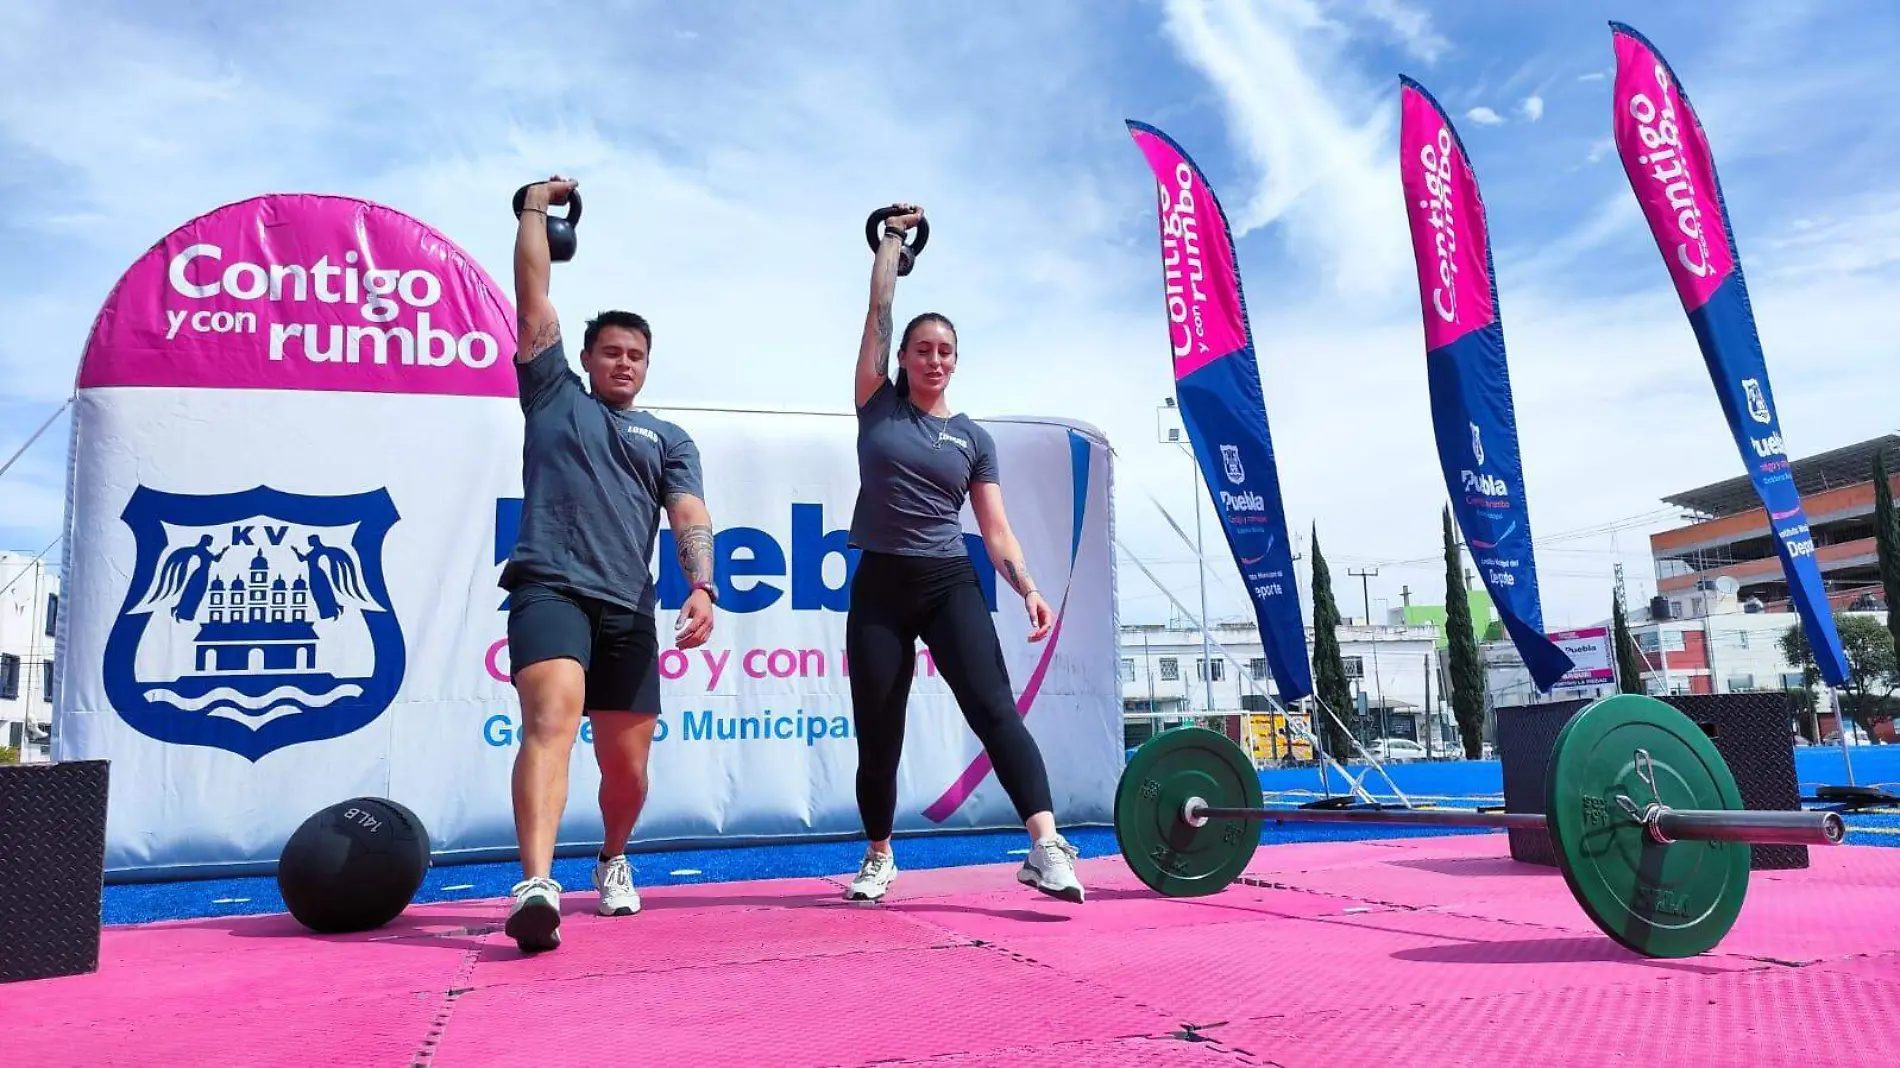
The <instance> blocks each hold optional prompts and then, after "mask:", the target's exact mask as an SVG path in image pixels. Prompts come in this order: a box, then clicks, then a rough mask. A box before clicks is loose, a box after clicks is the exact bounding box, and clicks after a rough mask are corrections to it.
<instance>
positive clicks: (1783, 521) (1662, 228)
mask: <svg viewBox="0 0 1900 1068" xmlns="http://www.w3.org/2000/svg"><path fill="white" fill-rule="evenodd" d="M1610 38H1611V41H1612V42H1613V45H1614V47H1615V50H1616V81H1615V83H1614V95H1615V101H1616V103H1615V108H1614V110H1613V111H1612V113H1611V116H1610V128H1611V131H1612V133H1613V134H1614V136H1615V140H1616V152H1617V156H1618V158H1619V159H1621V160H1622V163H1623V173H1624V175H1625V176H1626V177H1627V178H1628V179H1629V183H1630V191H1631V192H1632V193H1634V194H1635V195H1636V202H1637V204H1639V205H1640V206H1641V207H1642V209H1643V218H1644V220H1645V221H1647V222H1648V223H1649V231H1650V235H1651V236H1652V237H1654V238H1655V240H1656V248H1657V251H1659V252H1661V253H1662V258H1663V265H1664V267H1666V268H1667V269H1668V271H1669V277H1670V280H1671V281H1672V282H1674V283H1675V286H1676V295H1677V296H1678V297H1680V298H1681V299H1682V308H1683V310H1684V311H1685V312H1687V313H1688V315H1689V326H1690V328H1691V329H1693V330H1694V331H1695V338H1696V342H1697V344H1699V345H1700V346H1701V348H1702V362H1703V363H1704V364H1705V365H1706V366H1707V367H1708V371H1709V379H1710V382H1711V384H1712V385H1713V386H1714V387H1715V395H1716V397H1717V399H1718V400H1719V401H1720V402H1721V405H1722V415H1723V416H1724V417H1725V418H1727V420H1728V427H1729V433H1730V434H1731V435H1733V437H1734V439H1735V447H1736V449H1737V451H1739V452H1740V453H1741V457H1742V464H1743V466H1745V467H1746V468H1747V469H1748V479H1749V481H1750V482H1751V483H1752V484H1753V485H1754V487H1755V495H1756V496H1757V497H1759V498H1760V499H1761V503H1762V506H1763V509H1764V510H1765V511H1766V512H1767V514H1768V526H1769V529H1770V530H1772V531H1773V532H1774V537H1775V555H1776V556H1779V557H1780V558H1781V570H1782V574H1783V575H1785V576H1786V577H1787V580H1788V599H1789V600H1791V601H1793V602H1794V608H1795V612H1796V613H1797V614H1799V616H1800V617H1801V625H1802V630H1803V632H1804V633H1805V634H1807V636H1808V645H1809V646H1810V647H1811V648H1812V649H1813V650H1814V662H1815V664H1816V666H1817V667H1818V668H1819V669H1820V672H1821V677H1822V678H1823V679H1825V680H1826V681H1827V684H1828V685H1829V686H1844V685H1846V684H1847V679H1848V671H1847V654H1846V653H1845V652H1844V651H1843V650H1842V648H1841V637H1840V635H1839V634H1838V633H1837V632H1836V631H1835V628H1834V615H1833V613H1832V612H1831V611H1830V610H1829V608H1828V599H1827V584H1826V582H1824V581H1823V580H1822V578H1821V566H1820V564H1818V563H1816V562H1815V559H1814V534H1813V532H1812V531H1811V530H1810V529H1809V528H1808V517H1807V513H1806V511H1805V510H1804V509H1803V508H1802V506H1801V494H1800V493H1799V492H1797V491H1796V490H1795V486H1794V469H1793V467H1792V466H1791V465H1790V464H1789V463H1788V450H1787V446H1786V445H1785V444H1783V442H1782V439H1781V416H1780V414H1779V411H1778V410H1777V409H1776V407H1775V403H1774V390H1773V389H1771V388H1769V385H1768V362H1767V359H1766V358H1765V357H1764V356H1763V355H1762V351H1761V335H1760V334H1758V333H1757V332H1756V330H1755V311H1754V308H1753V307H1752V306H1751V305H1750V304H1749V301H1748V283H1747V281H1746V280H1745V279H1744V278H1743V277H1742V254H1741V252H1740V250H1739V249H1737V248H1736V246H1735V235H1734V232H1733V231H1732V230H1731V229H1730V226H1729V218H1728V204H1727V202H1726V201H1725V200H1724V199H1723V197H1722V182H1721V179H1720V178H1718V177H1717V176H1716V173H1715V155H1714V152H1713V151H1712V150H1711V149H1710V148H1709V137H1708V134H1707V133H1706V132H1705V131H1704V130H1703V128H1702V120H1701V119H1699V118H1697V117H1696V113H1695V108H1693V107H1691V106H1690V104H1689V96H1688V94H1687V93H1685V92H1683V90H1682V85H1681V83H1680V82H1678V81H1677V80H1676V76H1675V73H1674V72H1673V71H1672V70H1670V68H1669V64H1668V62H1667V61H1665V60H1664V59H1663V57H1662V53H1660V52H1659V51H1657V50H1656V47H1655V46H1654V45H1652V44H1650V43H1649V40H1648V39H1647V38H1645V37H1644V36H1643V35H1642V34H1640V33H1637V32H1636V31H1635V30H1634V29H1631V28H1630V27H1628V26H1626V25H1624V24H1623V23H1620V22H1612V23H1610Z"/></svg>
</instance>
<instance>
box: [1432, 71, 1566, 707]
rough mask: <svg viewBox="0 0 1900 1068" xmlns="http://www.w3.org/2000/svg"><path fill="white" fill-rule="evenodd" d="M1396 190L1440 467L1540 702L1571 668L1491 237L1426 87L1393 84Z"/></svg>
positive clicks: (1460, 152) (1466, 168)
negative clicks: (1530, 480)
mask: <svg viewBox="0 0 1900 1068" xmlns="http://www.w3.org/2000/svg"><path fill="white" fill-rule="evenodd" d="M1399 100H1400V120H1399V182H1400V185H1401V186H1402V187H1403V189H1404V190H1405V215H1406V220H1407V222H1408V223H1409V224H1410V227H1411V232H1412V257H1413V260H1414V264H1415V266H1416V267H1417V268H1418V292H1419V300H1420V303H1421V307H1422V314H1423V316H1424V323H1425V376H1426V382H1427V385H1428V387H1429V389H1430V391H1431V405H1432V432H1433V437H1434V438H1436V439H1437V445H1438V465H1439V469H1440V471H1441V472H1442V473H1443V475H1444V478H1445V490H1446V492H1447V493H1449V494H1450V495H1451V510H1452V514H1453V515H1455V516H1457V517H1458V529H1460V530H1462V531H1463V532H1464V535H1465V544H1466V545H1468V546H1470V548H1471V558H1472V560H1473V562H1475V563H1476V564H1477V565H1478V572H1479V574H1480V575H1482V576H1483V578H1484V586H1485V589H1487V590H1489V591H1491V600H1492V603H1493V604H1495V605H1497V609H1498V618H1499V619H1501V620H1503V621H1504V629H1505V631H1506V632H1507V633H1509V634H1510V636H1511V643H1512V644H1513V645H1515V646H1516V647H1517V652H1518V655H1519V656H1521V657H1523V658H1524V666H1525V668H1526V669H1528V670H1529V671H1530V673H1531V678H1532V680H1534V681H1535V682H1536V683H1537V688H1538V689H1540V690H1543V691H1546V692H1548V691H1549V690H1550V688H1551V687H1552V686H1554V685H1556V683H1557V680H1559V679H1561V678H1563V677H1564V674H1565V672H1568V671H1569V670H1570V669H1571V667H1572V664H1571V662H1570V657H1569V655H1567V654H1566V653H1565V652H1564V650H1563V649H1561V648H1559V647H1558V646H1557V645H1556V644H1555V643H1554V642H1552V641H1551V640H1550V639H1549V638H1547V637H1545V636H1544V608H1543V603H1542V600H1541V599H1540V598H1539V596H1538V590H1537V557H1536V554H1535V553H1534V552H1533V551H1532V550H1531V510H1530V498H1529V496H1528V494H1527V493H1526V491H1525V488H1524V465H1523V462H1522V460H1521V458H1520V456H1519V454H1518V444H1517V414H1516V411H1515V406H1514V405H1513V404H1512V402H1511V369H1510V365H1509V363H1508V362H1507V361H1506V359H1505V356H1504V320H1503V318H1502V314H1501V313H1500V311H1499V309H1498V283H1497V277H1496V274H1495V272H1494V271H1493V269H1492V264H1491V234H1490V227H1489V226H1488V225H1487V224H1486V222H1485V217H1484V199H1483V198H1482V197H1480V196H1479V195H1478V176H1477V175H1476V174H1475V173H1473V171H1472V169H1471V161H1470V159H1469V158H1468V157H1467V156H1466V155H1465V145H1464V141H1463V139H1461V138H1460V137H1459V136H1458V131H1457V129H1456V128H1454V127H1453V126H1452V124H1451V119H1450V117H1449V116H1447V115H1446V114H1445V109H1443V108H1441V107H1439V106H1438V101H1437V100H1435V99H1433V98H1432V95H1431V94H1430V93H1428V92H1426V91H1425V87H1424V86H1422V85H1420V84H1418V83H1417V82H1415V81H1413V80H1412V79H1410V78H1406V77H1401V78H1400V79H1399Z"/></svg>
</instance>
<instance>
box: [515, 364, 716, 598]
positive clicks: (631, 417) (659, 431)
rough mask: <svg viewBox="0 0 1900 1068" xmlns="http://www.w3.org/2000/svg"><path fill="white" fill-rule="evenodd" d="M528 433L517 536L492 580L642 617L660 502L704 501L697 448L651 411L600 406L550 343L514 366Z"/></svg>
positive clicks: (651, 591) (683, 433)
mask: <svg viewBox="0 0 1900 1068" xmlns="http://www.w3.org/2000/svg"><path fill="white" fill-rule="evenodd" d="M515 377H516V380H517V381H518V383H519V386H520V394H521V410H522V412H523V413H524V414H525V415H526V417H527V429H526V432H525V433H524V434H523V436H522V445H521V483H522V487H521V488H522V501H521V533H520V535H519V536H518V537H517V538H516V539H515V547H514V551H513V552H512V553H510V554H509V557H508V564H507V566H506V567H504V568H502V572H501V586H502V588H503V589H509V590H512V589H514V588H515V587H517V586H519V585H521V584H523V583H528V582H538V583H545V584H547V585H551V586H557V587H561V588H564V589H568V590H571V591H573V592H575V593H578V594H582V595H584V596H588V597H593V598H597V599H599V600H602V601H608V602H611V603H614V604H618V605H623V606H625V607H627V608H631V609H633V610H635V611H637V612H643V613H650V612H652V611H653V606H654V589H653V576H652V573H651V572H650V571H649V570H648V568H647V561H649V560H651V559H652V558H653V542H654V539H655V538H656V537H658V535H659V527H660V516H661V502H663V501H664V500H665V499H666V495H667V494H669V493H673V492H680V493H690V494H692V495H694V496H698V497H703V496H704V493H703V492H702V491H701V488H700V487H701V478H700V470H699V448H698V446H696V445H695V444H693V439H692V437H691V436H690V435H688V434H687V433H686V431H684V430H681V429H680V428H679V427H677V426H675V425H673V424H672V423H669V422H667V421H666V420H664V419H661V418H659V417H658V416H655V415H653V414H652V413H650V412H643V411H638V410H634V411H619V410H616V409H614V408H611V407H609V406H607V405H606V404H603V403H601V401H600V400H599V399H597V398H596V397H595V396H594V395H593V394H592V393H589V392H588V391H587V389H586V387H584V386H583V385H582V384H581V379H580V376H579V375H577V374H575V373H574V372H573V371H572V370H570V369H569V368H568V366H567V356H566V353H565V351H564V349H563V347H562V345H561V344H560V343H559V342H556V343H555V345H554V346H553V347H552V348H550V349H548V350H547V351H546V352H543V353H541V354H540V355H539V356H536V357H535V358H534V359H532V360H530V361H528V362H527V363H524V364H516V365H515Z"/></svg>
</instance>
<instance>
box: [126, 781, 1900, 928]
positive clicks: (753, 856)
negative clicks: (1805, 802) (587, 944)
mask: <svg viewBox="0 0 1900 1068" xmlns="http://www.w3.org/2000/svg"><path fill="white" fill-rule="evenodd" d="M1889 749H1891V750H1892V752H1891V754H1889V752H1888V750H1889ZM1863 754H1873V756H1863ZM1796 756H1797V768H1798V772H1799V777H1800V780H1801V784H1802V789H1803V791H1804V792H1808V791H1811V790H1813V789H1814V787H1815V786H1816V785H1818V784H1820V783H1826V782H1835V783H1839V782H1845V781H1846V780H1845V779H1844V778H1843V777H1841V776H1840V774H1839V772H1840V770H1841V769H1839V768H1838V767H1836V766H1833V765H1838V764H1839V763H1840V757H1839V754H1838V753H1837V752H1828V751H1825V750H1815V749H1808V750H1805V751H1804V750H1797V751H1796ZM1854 763H1855V769H1856V771H1861V772H1863V774H1862V775H1860V776H1859V777H1860V781H1861V782H1863V783H1866V782H1868V781H1870V780H1873V781H1879V780H1882V779H1889V780H1890V779H1892V778H1895V777H1896V775H1900V746H1893V747H1885V746H1882V747H1867V748H1864V749H1862V750H1859V751H1857V752H1856V753H1855V757H1854ZM1388 772H1389V773H1390V774H1391V775H1392V778H1393V781H1394V782H1396V783H1397V785H1398V788H1399V789H1400V790H1403V791H1405V793H1406V795H1407V796H1408V797H1409V798H1411V799H1412V800H1413V801H1414V803H1427V804H1440V805H1447V806H1452V805H1456V806H1461V807H1466V808H1472V807H1477V806H1479V805H1485V806H1496V805H1500V804H1501V803H1502V798H1501V796H1500V794H1501V791H1502V789H1503V785H1502V780H1501V778H1500V775H1499V767H1498V764H1497V762H1496V761H1468V762H1439V763H1428V764H1400V765H1393V766H1390V767H1389V768H1388ZM1260 779H1261V785H1262V787H1263V789H1264V790H1265V791H1266V793H1267V796H1268V799H1269V803H1275V802H1285V803H1292V804H1297V803H1300V802H1302V801H1305V800H1307V799H1308V797H1309V796H1311V795H1316V794H1317V792H1318V789H1319V785H1320V783H1319V776H1318V773H1317V772H1314V771H1312V770H1310V769H1309V770H1305V771H1293V770H1280V771H1266V772H1262V773H1261V775H1260ZM1365 786H1366V788H1367V789H1369V790H1371V791H1372V792H1373V793H1374V794H1375V795H1376V796H1380V797H1381V799H1383V800H1392V799H1393V798H1392V797H1391V794H1390V790H1389V788H1388V787H1387V786H1386V784H1385V783H1384V782H1383V781H1382V780H1381V779H1380V778H1379V776H1378V775H1377V774H1376V773H1375V774H1373V775H1370V776H1368V777H1367V778H1366V780H1365ZM1342 788H1343V783H1340V782H1337V781H1336V782H1335V783H1334V790H1335V791H1338V790H1341V789H1342ZM1887 788H1888V789H1894V786H1893V785H1892V784H1891V783H1888V784H1887ZM1846 819H1847V824H1848V828H1849V833H1848V838H1847V841H1848V843H1849V844H1851V845H1872V846H1890V847H1891V846H1900V813H1893V812H1887V813H1878V814H1849V815H1847V816H1846ZM1064 833H1065V834H1066V835H1067V837H1068V839H1069V841H1070V842H1071V843H1072V844H1073V845H1075V846H1076V847H1077V848H1078V849H1079V850H1081V853H1082V856H1084V857H1099V856H1112V855H1114V854H1116V853H1117V852H1119V850H1118V849H1117V846H1116V843H1115V833H1114V831H1113V830H1111V829H1109V828H1106V827H1078V828H1071V829H1068V830H1066V831H1065V832H1064ZM1497 833H1501V832H1497V831H1487V830H1462V829H1450V828H1438V827H1399V826H1393V825H1381V824H1365V825H1361V826H1357V827H1353V826H1346V825H1342V824H1333V823H1328V824H1263V825H1262V828H1261V837H1260V841H1261V844H1262V846H1263V847H1268V846H1273V845H1281V844H1288V843H1294V842H1346V841H1359V840H1364V839H1369V838H1411V837H1421V836H1430V835H1441V834H1497ZM1027 844H1028V843H1027V841H1026V840H1025V836H1024V835H1023V834H1022V832H1020V831H1007V832H972V833H967V834H937V835H928V836H922V837H916V838H905V839H900V840H899V841H898V842H897V843H896V849H897V857H898V863H899V864H900V865H902V866H903V867H904V868H906V869H910V870H918V869H926V868H945V867H955V866H958V865H966V864H999V863H1006V862H1009V861H1013V860H1018V859H1020V858H1021V856H1022V851H1023V850H1024V849H1025V848H1026V846H1027ZM863 852H864V846H863V843H861V842H858V841H831V842H789V843H781V844H771V845H756V846H738V847H722V848H716V849H703V848H702V849H681V850H668V851H664V852H649V853H635V854H632V855H631V856H630V857H629V859H630V860H632V861H633V864H634V882H635V883H636V884H638V885H640V886H643V887H648V886H679V885H688V884H694V883H718V882H739V881H745V880H752V879H783V878H796V877H801V876H803V877H814V876H823V875H838V874H843V873H848V872H853V871H856V870H857V866H858V860H859V859H860V858H861V857H862V856H863ZM592 870H593V860H592V858H591V857H575V858H569V859H562V860H557V861H555V864H554V878H555V879H556V881H558V882H560V883H561V885H562V887H563V888H565V889H568V890H582V891H585V890H588V889H590V888H591V887H592V882H591V881H590V878H589V876H590V874H591V872H592ZM519 878H520V869H519V868H518V867H517V866H516V865H515V864H514V862H512V861H509V862H505V863H453V864H442V865H439V866H437V867H434V868H432V869H431V870H430V871H429V873H428V876H427V877H426V878H425V879H424V880H423V884H422V889H421V890H420V891H418V892H417V894H416V897H415V900H416V901H417V902H419V903H420V902H430V901H449V900H458V899H467V898H486V897H498V896H501V895H503V894H505V893H507V892H508V888H509V887H511V886H513V885H514V884H515V882H516V880H518V879H519ZM1007 885H1013V883H1009V884H1007ZM282 911H284V903H283V899H282V898H281V897H279V896H278V893H277V882H276V880H275V879H274V878H272V877H269V876H263V877H252V878H236V879H196V880H186V881H174V882H159V883H128V884H114V885H110V886H107V887H106V889H105V902H104V919H105V922H106V923H107V924H128V923H151V922H154V921H158V920H180V919H194V918H199V917H208V916H239V915H252V914H257V913H269V912H282Z"/></svg>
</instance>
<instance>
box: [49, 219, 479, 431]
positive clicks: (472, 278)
mask: <svg viewBox="0 0 1900 1068" xmlns="http://www.w3.org/2000/svg"><path fill="white" fill-rule="evenodd" d="M514 351H515V327H514V310H513V308H512V307H510V305H509V303H508V301H507V300H506V299H505V298H504V297H503V296H502V294H501V290H500V289H499V288H498V287H497V286H496V285H495V282H494V280H493V279H492V278H490V277H489V276H488V274H487V272H485V271H483V270H482V268H481V266H480V265H479V264H477V263H476V262H475V261H474V260H473V259H471V258H469V256H468V254H467V253H465V252H463V251H462V249H461V248H459V247H458V246H457V245H456V244H455V243H454V242H453V241H451V240H449V239H448V238H447V237H444V236H443V235H442V234H441V233H439V232H437V231H436V230H433V229H431V228H430V227H428V226H425V225H423V224H422V223H420V222H417V221H416V220H415V219H412V218H410V217H409V216H407V215H404V214H402V213H401V212H398V211H395V210H393V209H391V208H386V207H383V206H381V205H378V204H372V203H369V202H367V201H362V200H355V199H351V198H348V197H337V196H322V195H316V194H280V195H272V196H263V197H255V198H252V199H250V200H245V201H240V202H238V203H236V204H228V205H226V206H224V207H222V208H219V209H217V210H216V211H213V212H210V213H209V214H206V215H202V216H199V217H198V218H196V219H193V220H192V221H191V222H189V223H186V224H185V225H184V226H181V227H179V228H178V229H177V230H174V231H173V232H172V233H171V234H169V235H167V236H166V238H165V239H164V240H163V241H160V242H159V243H158V244H157V245H154V246H153V247H152V248H151V249H150V250H148V251H147V252H146V253H145V255H143V256H141V257H140V258H139V259H138V261H137V262H136V263H134V264H133V265H132V267H131V269H130V270H128V271H126V273H125V275H124V276H123V277H121V278H120V279H119V283H118V285H117V286H116V287H114V289H113V291H112V294H111V295H110V296H109V297H108V298H107V299H106V303H105V307H104V308H103V309H101V311H100V312H99V317H98V319H97V320H96V321H95V322H94V323H93V329H92V336H91V337H90V338H89V339H88V341H87V344H86V352H85V356H84V358H83V360H82V361H81V363H80V367H79V382H78V388H80V389H97V388H102V387H110V386H160V387H177V388H201V389H282V390H325V391H345V392H362V393H419V394H450V395H457V396H473V397H512V396H514V395H515V374H514V368H513V360H514Z"/></svg>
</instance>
